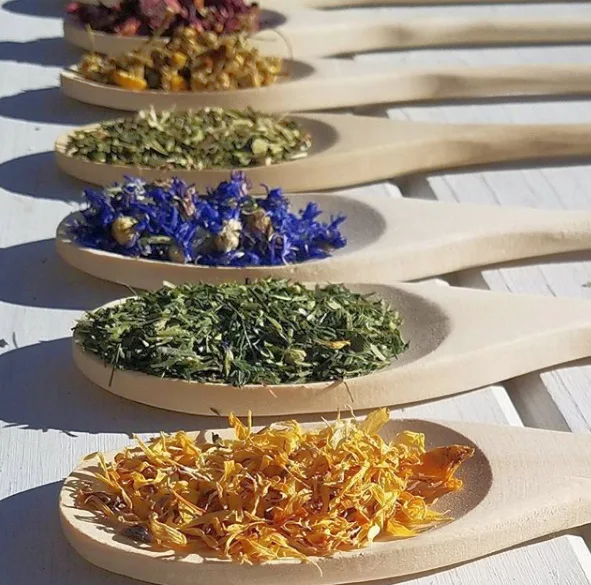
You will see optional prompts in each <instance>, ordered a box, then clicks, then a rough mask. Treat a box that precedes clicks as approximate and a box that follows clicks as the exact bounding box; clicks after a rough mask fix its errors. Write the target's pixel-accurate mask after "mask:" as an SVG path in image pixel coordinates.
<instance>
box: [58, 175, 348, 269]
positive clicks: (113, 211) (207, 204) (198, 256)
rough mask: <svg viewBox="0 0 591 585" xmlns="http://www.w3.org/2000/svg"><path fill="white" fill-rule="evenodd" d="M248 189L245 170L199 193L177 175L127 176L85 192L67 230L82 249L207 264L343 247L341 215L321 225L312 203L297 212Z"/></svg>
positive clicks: (276, 193) (277, 261) (274, 193)
mask: <svg viewBox="0 0 591 585" xmlns="http://www.w3.org/2000/svg"><path fill="white" fill-rule="evenodd" d="M249 188H250V185H249V183H248V181H247V179H246V176H245V174H244V173H242V172H234V173H231V175H230V179H229V180H228V181H225V182H223V183H221V184H220V185H218V186H217V187H216V188H215V189H210V190H209V191H208V192H207V193H206V194H204V195H200V194H198V193H196V191H195V189H194V187H193V186H192V185H188V184H187V183H186V182H184V181H183V180H181V179H177V178H175V179H172V180H171V181H168V182H166V183H164V182H161V183H146V182H145V181H143V180H142V179H136V178H130V177H126V179H125V181H124V182H123V183H122V184H115V185H113V186H112V187H109V188H105V189H103V190H102V191H100V190H96V189H88V190H86V191H84V196H85V198H86V202H87V204H88V206H87V207H86V208H85V209H84V210H83V211H82V219H81V220H79V221H76V222H73V223H72V225H71V226H70V230H71V233H72V235H73V237H74V239H75V241H77V242H78V243H79V244H80V245H82V246H86V247H90V248H98V249H101V250H106V251H109V252H114V253H117V254H121V255H125V256H139V257H142V258H149V259H153V260H163V261H173V262H186V263H195V264H203V265H207V266H264V265H267V266H269V265H270V266H272V265H281V264H288V263H293V262H305V261H306V260H311V259H321V258H326V257H327V256H329V255H330V254H331V252H332V251H333V250H335V249H338V248H342V247H344V246H345V245H346V243H347V242H346V239H345V238H344V237H343V235H342V234H341V232H340V226H341V224H342V223H343V222H344V221H345V219H346V218H345V217H344V216H342V215H338V216H336V217H331V218H330V221H329V222H322V221H319V220H318V217H319V216H320V215H321V213H322V212H321V210H320V209H319V207H318V204H317V203H315V202H310V203H308V204H307V205H306V207H305V209H303V210H301V211H299V213H297V214H296V213H293V212H291V211H290V209H289V200H288V199H287V198H286V197H285V196H284V195H283V192H282V190H281V189H278V188H274V189H269V188H267V187H266V196H265V197H262V198H255V197H252V196H251V195H250V194H249Z"/></svg>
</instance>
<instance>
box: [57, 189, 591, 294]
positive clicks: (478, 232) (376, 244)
mask: <svg viewBox="0 0 591 585" xmlns="http://www.w3.org/2000/svg"><path fill="white" fill-rule="evenodd" d="M290 201H291V208H292V209H293V210H294V211H297V210H299V209H304V208H305V206H306V204H307V203H308V202H309V201H316V202H318V204H319V206H320V209H322V210H323V211H324V214H323V215H322V216H321V217H320V219H321V220H326V219H328V218H329V217H330V216H331V215H334V216H336V215H338V214H339V213H342V214H343V215H346V216H347V221H346V222H345V223H344V224H343V225H342V232H343V234H344V235H345V236H346V237H347V242H348V243H347V246H346V247H345V248H343V249H341V250H336V251H335V252H334V255H333V256H332V257H330V258H326V259H323V260H312V261H309V262H303V263H299V264H287V265H282V266H252V267H248V268H226V267H213V266H198V265H194V264H177V263H174V262H161V261H157V260H144V259H138V258H130V257H126V256H120V255H118V254H113V253H109V252H104V251H102V250H94V249H91V248H83V247H81V246H79V245H77V244H76V243H75V242H73V241H72V239H71V234H70V230H69V229H68V225H71V222H72V221H73V220H74V219H75V218H76V217H77V215H78V214H77V213H73V214H71V215H69V216H68V217H66V218H65V219H64V220H63V221H62V222H61V223H60V225H59V227H58V229H57V233H56V245H57V251H58V253H59V255H60V256H61V257H62V258H63V259H64V260H65V261H66V262H67V263H68V264H70V265H72V266H74V267H75V268H78V269H79V270H82V271H83V272H86V273H88V274H92V275H93V276H97V277H98V278H102V279H105V280H110V281H113V282H118V283H120V284H125V285H128V286H131V287H133V288H135V289H150V290H155V289H157V288H160V287H161V286H162V283H163V282H165V281H166V282H170V283H172V284H182V283H185V282H195V283H197V282H210V283H216V284H217V283H221V282H231V281H239V282H244V281H245V280H246V279H250V280H256V279H260V278H264V277H270V276H271V277H275V278H290V279H293V280H299V281H310V282H314V281H322V280H328V281H331V282H339V281H342V280H347V279H348V278H349V277H350V275H351V274H354V275H355V277H356V278H357V279H358V280H360V281H362V282H383V281H384V275H387V278H388V280H390V281H392V280H414V279H418V278H426V277H430V276H434V275H437V274H445V273H447V272H454V271H457V270H463V269H465V268H472V267H475V266H484V265H486V264H496V263H500V262H507V261H510V260H518V259H521V258H529V257H535V256H546V255H549V254H555V253H558V252H572V251H576V250H586V249H590V248H591V213H588V212H578V211H538V210H534V209H525V208H510V207H509V208H506V207H498V206H486V205H458V204H453V203H452V204H446V203H439V202H433V201H422V200H413V199H394V198H393V197H391V196H389V195H387V194H376V195H372V196H371V197H367V198H365V200H364V201H361V200H360V199H359V196H357V197H355V196H353V195H348V194H345V193H314V194H308V195H291V196H290Z"/></svg>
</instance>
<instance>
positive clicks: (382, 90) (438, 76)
mask: <svg viewBox="0 0 591 585" xmlns="http://www.w3.org/2000/svg"><path fill="white" fill-rule="evenodd" d="M356 65H357V63H356ZM359 69H360V71H359V75H357V76H355V77H351V78H350V80H349V83H350V85H351V87H350V91H348V92H346V95H351V93H352V91H353V92H355V91H356V92H358V93H359V94H360V98H361V92H362V91H365V94H363V95H365V96H366V97H365V100H366V103H368V104H369V103H386V102H390V103H394V102H397V103H401V102H402V103H403V102H405V101H408V102H416V101H423V100H424V101H432V100H456V99H460V100H461V99H469V98H494V97H510V96H518V95H519V96H527V95H531V96H535V95H577V94H579V95H588V94H589V93H590V92H591V66H588V65H518V66H503V65H497V66H491V67H439V68H400V69H398V70H396V71H384V70H383V68H382V70H381V72H379V73H378V72H376V73H374V72H372V73H369V74H366V75H365V76H364V75H363V73H362V68H361V67H359ZM362 85H363V89H362ZM354 95H355V97H356V94H354ZM359 101H360V100H356V103H359Z"/></svg>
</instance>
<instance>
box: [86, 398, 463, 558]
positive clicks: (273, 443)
mask: <svg viewBox="0 0 591 585" xmlns="http://www.w3.org/2000/svg"><path fill="white" fill-rule="evenodd" d="M387 420H388V412H387V411H386V410H385V409H382V410H380V411H377V412H374V413H372V414H371V415H370V416H369V417H368V419H367V421H366V422H365V423H356V422H353V421H345V420H338V421H336V422H335V423H333V424H331V425H326V426H324V427H322V428H320V429H319V430H314V431H305V430H304V429H302V428H301V427H300V426H299V424H298V423H297V422H295V421H286V422H282V423H276V424H273V425H271V426H269V427H266V428H264V429H262V430H260V431H258V432H253V431H252V430H251V427H250V422H249V423H248V424H247V425H244V424H243V423H241V422H240V421H239V420H238V419H237V418H236V417H235V416H233V415H231V416H230V417H229V423H230V426H231V427H233V429H234V431H235V438H234V439H227V440H221V439H217V440H216V441H215V442H214V443H197V442H194V441H193V440H192V439H190V438H189V436H188V435H187V434H186V433H184V432H182V431H179V432H178V433H176V434H175V435H171V436H166V435H161V436H160V437H159V438H157V439H155V440H153V441H151V442H150V443H148V444H144V443H140V446H139V448H135V449H126V450H125V451H124V452H123V453H119V454H117V455H116V456H115V459H114V461H113V462H111V463H109V464H107V469H106V471H107V473H108V474H109V475H110V476H112V477H114V478H117V485H116V486H113V485H111V484H110V483H109V484H107V485H106V489H108V490H110V493H105V492H102V491H93V490H91V489H90V488H89V487H84V488H81V489H80V490H79V493H78V504H79V505H80V506H81V507H83V508H86V509H89V510H92V511H93V512H95V513H96V514H97V517H98V518H102V519H104V520H106V521H108V522H109V523H111V524H112V523H115V529H116V530H117V523H118V522H120V520H117V519H116V518H114V517H113V513H112V511H111V510H112V508H115V509H117V510H118V512H119V517H120V518H123V517H124V518H125V523H126V524H125V525H124V526H122V527H120V528H119V530H118V531H119V532H120V533H121V534H122V535H124V536H128V537H129V538H131V539H132V540H134V541H136V542H141V543H149V542H153V543H155V545H158V546H159V547H160V548H165V549H167V548H172V549H177V550H178V549H180V550H189V549H190V550H199V549H205V550H208V551H209V552H210V553H214V554H217V555H219V556H220V557H222V558H228V559H231V560H233V561H237V562H248V563H261V562H266V561H270V560H275V559H280V558H296V559H300V560H302V561H308V559H309V557H311V556H330V555H332V554H334V553H335V552H337V551H344V550H352V549H360V548H364V547H367V546H370V545H371V543H372V542H373V541H374V540H375V539H391V538H408V537H411V536H414V535H416V534H418V533H419V532H421V531H423V530H426V529H428V528H430V527H431V526H434V525H436V524H437V523H441V522H445V521H449V520H450V518H449V517H448V516H446V515H445V514H442V513H440V512H436V511H434V510H433V509H432V508H430V507H429V502H426V501H425V500H424V499H423V497H422V496H421V495H420V494H418V493H417V490H418V486H422V488H425V487H426V488H434V487H436V486H438V485H447V486H448V487H447V488H446V489H444V490H442V491H441V494H440V495H444V494H445V493H449V492H452V491H456V490H458V489H460V486H461V482H459V480H456V481H455V482H454V481H453V480H454V479H455V478H454V473H455V472H456V470H457V468H458V466H459V465H460V464H461V463H462V462H463V461H465V460H466V459H469V458H470V457H471V456H472V454H473V452H474V450H473V449H472V448H470V447H464V446H459V445H452V446H446V447H440V448H438V449H434V450H433V451H425V449H424V448H423V447H419V448H418V451H417V453H416V456H417V457H416V459H417V461H418V463H417V464H416V466H415V467H413V464H414V463H415V453H414V452H409V450H408V448H407V445H406V444H404V443H403V444H401V443H398V442H397V440H394V441H392V442H389V443H388V442H385V441H384V440H383V439H382V437H380V435H379V434H378V433H379V431H380V429H381V428H382V427H383V425H384V424H385V423H386V422H387ZM405 436H409V435H406V434H402V435H400V437H405ZM423 444H424V437H423V436H422V435H420V440H418V441H417V442H416V443H415V445H416V446H420V445H423ZM445 454H447V455H445ZM409 457H410V459H409ZM451 461H453V464H451V465H450V462H451ZM421 468H422V469H425V468H428V469H429V474H430V479H428V480H419V479H418V476H417V474H416V473H419V474H420V473H421V471H420V470H421ZM140 469H141V471H139V470H140ZM413 469H416V470H417V472H416V473H415V471H413ZM138 474H140V475H141V474H143V475H144V477H145V479H146V481H144V482H139V483H138V482H137V481H136V479H135V478H136V477H137V475H138ZM156 475H161V476H162V477H164V478H165V479H164V480H163V481H162V482H161V484H159V489H158V490H157V491H155V490H154V487H153V486H152V485H151V484H150V483H149V481H148V480H149V479H150V478H152V477H153V476H156ZM111 492H112V493H111ZM122 494H126V496H127V497H126V498H123V497H122ZM138 500H141V501H142V502H143V504H144V505H143V508H140V507H137V506H136V505H134V506H133V508H132V507H131V506H130V505H129V504H128V502H130V501H134V502H137V501H138ZM105 501H107V502H109V503H110V505H109V504H107V503H105Z"/></svg>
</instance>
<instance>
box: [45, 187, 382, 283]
mask: <svg viewBox="0 0 591 585" xmlns="http://www.w3.org/2000/svg"><path fill="white" fill-rule="evenodd" d="M389 200H390V197H387V196H386V197H379V198H377V199H373V198H372V199H368V200H367V202H365V201H361V200H359V199H357V198H355V197H353V196H347V195H345V194H343V195H342V196H334V195H331V194H328V193H326V194H300V195H291V196H290V197H289V201H290V205H291V209H292V210H293V211H298V210H301V209H305V207H306V205H307V204H308V202H310V201H316V202H317V203H319V206H320V209H322V211H323V213H322V215H321V216H319V218H318V219H319V220H320V221H327V220H329V219H330V217H331V216H335V217H336V216H337V215H339V214H343V215H345V216H346V217H347V221H346V222H345V223H344V224H342V225H341V233H342V234H343V235H344V236H345V237H346V238H347V245H346V246H345V247H344V248H341V249H339V250H335V251H334V252H333V255H332V256H331V257H330V258H324V259H320V260H308V261H306V262H300V263H297V264H283V265H279V266H249V267H244V268H242V267H241V268H238V267H226V266H204V265H194V264H177V263H174V262H163V261H158V260H148V259H142V258H131V257H127V256H121V255H119V254H114V253H111V252H105V251H103V250H98V249H92V248H85V247H82V246H80V245H78V244H76V242H75V241H73V240H72V234H71V230H70V228H69V226H70V225H72V222H74V221H76V220H77V219H79V218H80V214H79V212H75V213H72V214H70V215H68V216H67V217H66V218H64V219H63V220H62V222H61V223H60V225H59V227H58V229H57V233H56V247H57V251H58V254H59V255H60V256H61V257H62V258H63V259H64V260H65V261H66V262H67V263H68V264H70V265H72V266H74V267H75V268H78V269H79V270H82V271H84V272H86V273H88V274H92V275H93V276H97V277H98V278H102V279H104V280H111V281H114V282H118V283H120V284H126V285H128V286H131V287H132V288H134V289H157V288H159V287H160V286H162V283H163V282H170V283H172V284H181V283H185V282H195V283H197V282H209V283H222V282H233V281H244V280H246V279H249V280H257V279H261V278H266V277H273V278H289V279H292V280H304V281H305V280H308V281H315V280H322V279H323V278H324V279H326V278H327V277H328V278H330V279H331V280H332V279H334V280H338V279H340V278H342V277H343V276H345V273H346V272H347V271H348V270H356V271H357V270H363V269H364V267H365V268H366V272H369V270H367V267H368V260H369V259H371V258H372V257H374V258H375V256H374V255H377V254H378V253H379V250H380V249H381V246H380V242H382V241H383V239H384V235H385V234H386V233H387V232H388V231H390V230H391V228H390V230H389V228H388V220H387V215H385V214H384V213H383V211H382V210H381V209H380V204H383V205H388V203H389ZM384 243H385V244H386V242H384ZM375 259H376V260H377V258H375ZM327 260H330V262H327ZM335 263H336V266H335ZM376 264H377V262H376ZM377 268H378V270H377V271H376V272H377V273H379V272H380V270H379V267H377ZM376 277H377V274H376Z"/></svg>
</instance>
